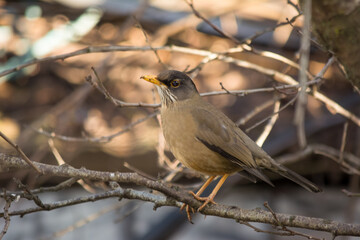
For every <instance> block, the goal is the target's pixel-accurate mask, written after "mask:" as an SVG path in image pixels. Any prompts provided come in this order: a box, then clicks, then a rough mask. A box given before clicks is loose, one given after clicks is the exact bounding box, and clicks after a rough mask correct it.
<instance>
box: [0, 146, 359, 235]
mask: <svg viewBox="0 0 360 240" xmlns="http://www.w3.org/2000/svg"><path fill="white" fill-rule="evenodd" d="M34 164H36V166H37V167H38V168H39V169H40V171H41V172H42V173H43V174H45V175H53V176H62V177H68V178H86V179H91V180H100V181H104V182H109V181H116V182H121V183H133V184H137V185H140V186H145V187H147V188H150V189H153V190H157V191H159V192H161V193H163V194H164V195H165V196H162V195H155V194H152V193H146V192H143V191H138V190H132V189H116V190H112V191H108V192H104V193H101V194H95V195H89V196H87V197H80V198H76V199H73V200H67V201H61V202H55V203H47V204H46V205H47V206H48V207H51V206H52V207H53V208H59V207H62V206H66V205H72V204H79V203H83V202H86V201H88V200H89V201H95V200H97V199H103V198H108V197H123V198H130V199H139V200H143V201H149V202H153V203H154V204H155V207H160V206H176V207H180V206H181V203H186V204H188V205H189V206H191V207H193V208H198V207H200V205H201V204H202V203H201V202H199V201H197V200H196V199H194V198H193V197H192V196H191V195H189V194H187V193H185V192H184V191H182V190H179V189H174V188H173V187H171V186H169V185H167V184H165V183H162V182H160V181H152V180H149V179H147V178H144V177H142V176H140V175H138V174H136V173H119V172H101V171H93V170H88V169H85V168H81V169H76V168H73V167H71V166H68V165H62V166H53V165H48V164H42V163H34ZM0 166H1V167H2V169H4V168H17V169H28V168H29V167H30V166H29V165H28V164H27V163H26V162H25V161H24V160H22V159H20V158H18V157H13V156H9V155H6V154H3V153H0ZM69 201H70V202H69ZM43 210H45V209H44V208H41V207H35V208H31V209H28V210H27V211H28V212H35V211H43ZM26 213H27V212H24V210H23V211H22V212H16V211H13V212H10V213H9V214H10V215H24V214H26ZM201 214H204V215H212V216H218V217H223V218H230V219H234V220H237V221H245V222H261V223H268V224H273V225H277V224H281V225H282V226H287V227H298V228H306V229H312V230H318V231H325V232H331V233H333V234H335V235H348V236H360V225H359V224H347V223H340V222H336V221H331V220H325V219H321V218H312V217H305V216H296V215H290V214H281V213H277V214H276V216H277V219H278V220H277V221H276V220H275V219H274V217H273V214H272V213H271V212H269V211H265V210H260V209H253V210H246V209H242V208H239V207H234V206H226V205H221V204H217V205H210V206H207V207H206V208H204V209H203V210H202V211H201ZM2 216H4V213H1V214H0V217H2Z"/></svg>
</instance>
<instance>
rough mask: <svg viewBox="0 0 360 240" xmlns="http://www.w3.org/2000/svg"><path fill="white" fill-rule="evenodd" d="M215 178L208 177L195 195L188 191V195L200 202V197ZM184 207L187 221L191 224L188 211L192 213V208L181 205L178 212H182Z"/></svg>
mask: <svg viewBox="0 0 360 240" xmlns="http://www.w3.org/2000/svg"><path fill="white" fill-rule="evenodd" d="M214 178H215V176H210V177H209V178H208V179H207V180H206V182H205V183H204V184H203V185H202V186H201V188H200V189H199V190H198V191H197V192H196V194H195V193H194V192H192V191H190V194H192V195H193V196H194V197H195V198H196V199H198V200H200V199H199V198H200V195H201V194H202V193H203V192H204V190H205V189H206V188H207V187H208V186H209V184H210V183H211V182H212V181H213V180H214ZM185 206H186V214H187V217H188V219H189V222H192V221H191V213H190V209H191V211H192V212H193V213H194V212H195V211H194V209H193V208H190V207H189V205H187V204H185V203H184V204H183V205H182V206H181V208H180V211H182V210H183V209H184V208H185Z"/></svg>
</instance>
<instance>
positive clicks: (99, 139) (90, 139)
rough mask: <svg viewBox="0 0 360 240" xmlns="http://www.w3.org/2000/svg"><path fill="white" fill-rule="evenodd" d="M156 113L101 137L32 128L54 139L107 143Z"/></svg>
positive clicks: (155, 113)
mask: <svg viewBox="0 0 360 240" xmlns="http://www.w3.org/2000/svg"><path fill="white" fill-rule="evenodd" d="M157 114H159V112H158V111H156V112H153V113H151V114H149V115H147V116H146V117H144V118H141V119H139V120H137V121H135V122H132V123H130V124H128V125H126V126H125V127H123V128H122V129H121V130H120V131H118V132H116V133H114V134H111V135H108V136H101V137H69V136H64V135H59V134H56V133H54V132H47V131H45V130H43V129H33V130H34V131H36V132H38V133H40V134H43V135H45V136H47V137H49V138H56V139H59V140H62V141H67V142H92V143H108V142H110V141H111V140H113V139H114V138H116V137H118V136H120V135H122V134H124V133H126V132H128V131H130V130H131V129H132V128H133V127H134V126H136V125H138V124H140V123H142V122H145V121H146V120H148V119H150V118H153V117H155V116H156V115H157Z"/></svg>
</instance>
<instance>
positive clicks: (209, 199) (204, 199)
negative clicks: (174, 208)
mask: <svg viewBox="0 0 360 240" xmlns="http://www.w3.org/2000/svg"><path fill="white" fill-rule="evenodd" d="M189 193H190V194H191V195H192V196H193V197H194V198H195V199H196V200H198V201H201V202H204V203H203V204H202V205H201V206H200V207H199V208H198V209H197V210H196V211H197V212H199V211H201V210H203V209H204V207H206V205H208V204H209V203H212V204H217V203H216V202H215V201H214V197H215V196H213V195H212V194H210V196H208V197H200V196H198V195H197V194H195V193H194V192H192V191H190V192H189ZM185 208H186V215H187V218H188V220H189V222H191V223H193V222H192V218H191V214H192V213H195V209H194V208H192V207H190V206H189V205H188V204H185V203H184V204H183V205H182V206H181V208H180V211H182V210H184V209H185Z"/></svg>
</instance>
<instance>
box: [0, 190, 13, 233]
mask: <svg viewBox="0 0 360 240" xmlns="http://www.w3.org/2000/svg"><path fill="white" fill-rule="evenodd" d="M3 195H4V196H5V197H4V199H5V205H4V208H3V209H4V214H3V218H4V220H5V223H4V227H3V229H2V231H1V232H0V240H1V239H3V237H4V236H5V234H6V233H7V231H8V229H9V226H10V220H11V219H10V215H9V209H10V206H11V202H12V200H11V199H10V197H7V194H6V190H5V189H4V190H3Z"/></svg>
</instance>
